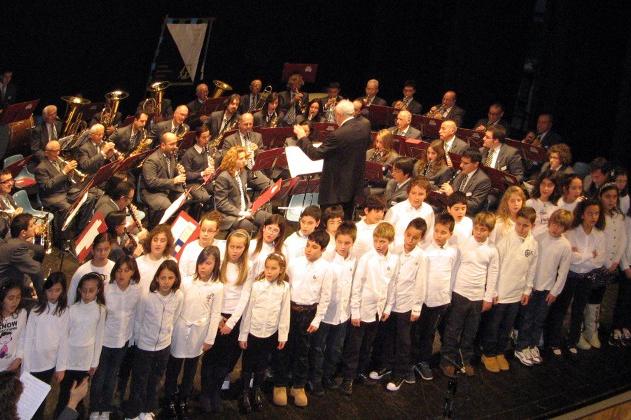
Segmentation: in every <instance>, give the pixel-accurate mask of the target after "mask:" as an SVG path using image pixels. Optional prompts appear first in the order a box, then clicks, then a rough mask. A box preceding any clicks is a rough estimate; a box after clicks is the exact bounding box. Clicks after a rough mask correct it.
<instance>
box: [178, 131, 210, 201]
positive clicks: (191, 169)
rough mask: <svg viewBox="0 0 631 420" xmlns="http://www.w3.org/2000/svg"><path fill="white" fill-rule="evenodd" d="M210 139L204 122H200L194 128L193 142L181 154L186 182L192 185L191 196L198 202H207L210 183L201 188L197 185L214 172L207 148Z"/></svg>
mask: <svg viewBox="0 0 631 420" xmlns="http://www.w3.org/2000/svg"><path fill="white" fill-rule="evenodd" d="M209 140H210V129H209V128H208V126H207V125H206V124H202V125H201V126H200V127H198V128H197V130H195V144H194V145H193V147H190V148H188V149H187V150H186V152H184V155H182V166H184V170H185V171H186V182H187V183H188V184H189V185H190V186H192V187H193V188H192V189H191V196H192V197H193V199H194V200H196V201H198V202H200V203H208V202H209V201H210V194H211V193H212V183H210V182H209V183H207V184H206V185H205V186H203V187H201V188H197V186H198V185H200V184H202V183H203V182H204V179H205V178H206V177H208V176H211V175H212V174H213V173H214V172H215V161H214V156H213V154H212V152H211V151H210V150H208V141H209Z"/></svg>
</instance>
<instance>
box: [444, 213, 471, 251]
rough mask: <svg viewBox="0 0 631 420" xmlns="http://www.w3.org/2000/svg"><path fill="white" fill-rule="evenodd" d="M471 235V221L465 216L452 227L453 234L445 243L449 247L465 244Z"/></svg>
mask: <svg viewBox="0 0 631 420" xmlns="http://www.w3.org/2000/svg"><path fill="white" fill-rule="evenodd" d="M471 235H473V220H471V219H470V218H469V217H467V216H465V217H463V218H462V220H460V221H459V222H456V224H455V225H454V232H453V234H452V235H451V238H449V240H448V241H447V243H448V244H449V245H453V246H458V245H459V244H463V243H465V242H466V241H467V240H468V239H469V238H470V237H471Z"/></svg>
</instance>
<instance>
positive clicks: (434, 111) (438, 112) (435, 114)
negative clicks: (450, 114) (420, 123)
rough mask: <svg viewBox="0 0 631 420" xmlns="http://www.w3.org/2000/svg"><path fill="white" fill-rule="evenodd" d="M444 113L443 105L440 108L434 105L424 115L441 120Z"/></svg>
mask: <svg viewBox="0 0 631 420" xmlns="http://www.w3.org/2000/svg"><path fill="white" fill-rule="evenodd" d="M444 111H445V107H444V106H443V105H441V106H436V105H434V106H433V107H431V108H430V110H429V111H428V112H427V114H425V116H426V117H430V118H436V119H438V120H442V119H443V112H444Z"/></svg>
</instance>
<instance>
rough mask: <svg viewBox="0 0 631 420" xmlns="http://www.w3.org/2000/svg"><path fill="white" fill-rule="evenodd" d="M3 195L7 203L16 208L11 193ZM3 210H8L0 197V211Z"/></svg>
mask: <svg viewBox="0 0 631 420" xmlns="http://www.w3.org/2000/svg"><path fill="white" fill-rule="evenodd" d="M5 197H6V199H7V200H9V203H11V205H12V206H13V208H14V209H15V208H17V206H18V205H17V203H16V202H15V200H14V199H13V196H12V195H11V194H7V195H6V196H5ZM3 210H8V207H7V206H6V205H5V204H4V200H2V199H0V211H3Z"/></svg>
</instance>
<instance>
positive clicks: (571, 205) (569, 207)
mask: <svg viewBox="0 0 631 420" xmlns="http://www.w3.org/2000/svg"><path fill="white" fill-rule="evenodd" d="M577 204H578V200H574V201H573V202H572V203H566V202H565V200H564V199H563V197H560V198H559V199H558V200H557V206H558V207H559V208H560V209H563V210H567V211H569V212H570V213H573V212H574V209H575V208H576V205H577Z"/></svg>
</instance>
